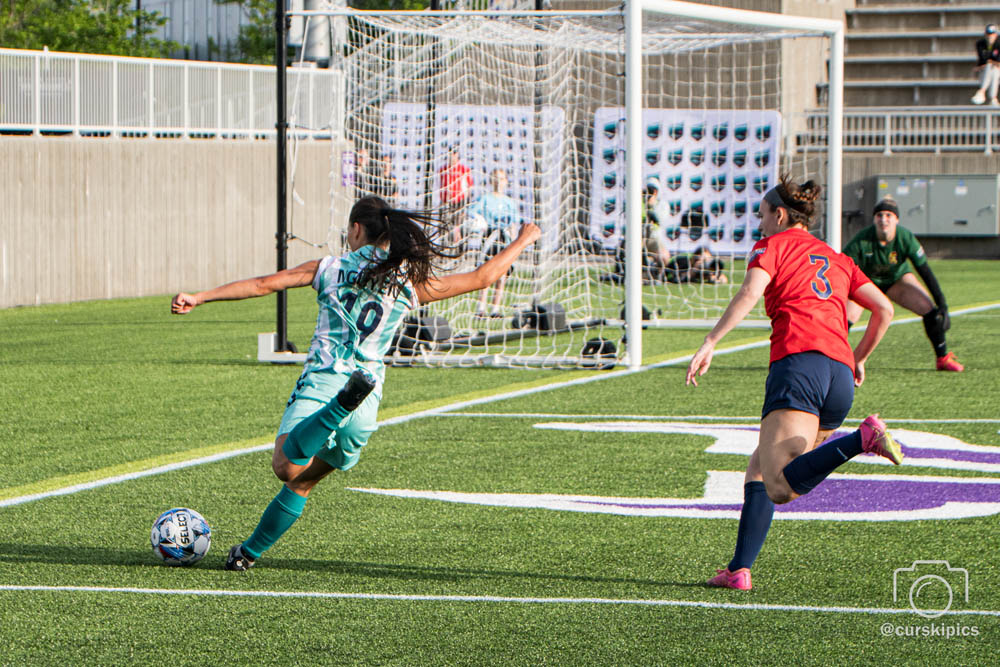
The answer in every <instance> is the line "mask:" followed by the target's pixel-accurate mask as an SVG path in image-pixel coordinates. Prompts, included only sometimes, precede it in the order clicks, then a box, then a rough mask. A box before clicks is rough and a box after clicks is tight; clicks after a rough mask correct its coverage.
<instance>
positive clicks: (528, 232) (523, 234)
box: [517, 222, 542, 243]
mask: <svg viewBox="0 0 1000 667" xmlns="http://www.w3.org/2000/svg"><path fill="white" fill-rule="evenodd" d="M541 236H542V230H541V228H540V227H539V226H538V225H536V224H535V223H533V222H526V223H524V224H523V225H521V231H520V233H518V235H517V238H519V239H522V238H523V239H524V240H525V241H527V242H528V243H534V242H535V241H537V240H538V239H539V238H541Z"/></svg>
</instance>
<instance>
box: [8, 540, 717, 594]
mask: <svg viewBox="0 0 1000 667" xmlns="http://www.w3.org/2000/svg"><path fill="white" fill-rule="evenodd" d="M224 559H225V553H221V554H218V555H217V554H214V553H213V554H210V555H209V556H208V557H207V558H206V559H205V560H204V561H202V562H201V563H200V564H199V565H198V566H197V567H199V568H200V569H209V570H215V569H221V568H222V563H223V562H224ZM0 563H8V564H15V563H51V564H55V565H97V566H104V567H107V566H122V567H149V566H155V565H158V562H157V561H156V558H155V557H154V556H153V555H151V554H150V553H149V552H148V551H146V550H144V549H108V548H98V547H85V546H77V545H74V546H59V545H51V544H24V543H0ZM262 570H282V571H291V572H295V571H298V572H317V573H325V574H337V575H343V576H345V577H348V578H355V579H356V578H359V577H364V578H370V579H391V580H398V581H445V582H462V581H482V580H490V579H496V580H521V581H553V582H558V581H564V582H575V583H592V584H632V585H637V586H657V587H664V586H670V587H678V586H679V587H690V588H703V587H704V584H703V582H692V581H663V580H658V579H640V578H634V577H601V576H595V575H589V574H572V573H553V572H527V571H517V570H493V569H485V568H468V567H447V566H440V567H437V566H426V565H404V564H399V563H373V562H365V561H345V560H320V559H314V558H264V559H261V562H260V564H258V565H257V567H255V568H254V572H259V571H262ZM0 583H18V582H0Z"/></svg>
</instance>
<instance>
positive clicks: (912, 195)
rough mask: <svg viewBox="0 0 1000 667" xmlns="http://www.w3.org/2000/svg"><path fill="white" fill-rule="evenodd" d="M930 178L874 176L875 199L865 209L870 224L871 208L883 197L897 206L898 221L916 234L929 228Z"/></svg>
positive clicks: (922, 234)
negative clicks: (893, 200) (894, 201)
mask: <svg viewBox="0 0 1000 667" xmlns="http://www.w3.org/2000/svg"><path fill="white" fill-rule="evenodd" d="M930 180H932V179H929V178H928V177H926V176H895V175H893V176H876V177H875V201H874V202H872V204H871V206H870V207H869V208H868V210H867V211H866V213H867V222H868V223H869V224H871V210H872V208H874V207H875V204H876V203H878V202H880V201H881V200H882V199H884V198H885V197H892V198H893V199H895V200H896V204H897V205H898V206H899V223H900V224H901V225H903V226H904V227H906V228H907V229H909V230H910V231H911V232H913V233H914V234H916V235H918V236H924V235H926V234H927V233H928V231H929V230H930V218H929V217H928V216H929V212H930V182H929V181H930Z"/></svg>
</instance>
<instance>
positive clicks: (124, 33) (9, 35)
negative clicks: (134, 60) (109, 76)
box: [0, 0, 178, 57]
mask: <svg viewBox="0 0 1000 667" xmlns="http://www.w3.org/2000/svg"><path fill="white" fill-rule="evenodd" d="M133 1H134V0H0V44H2V45H4V46H5V47H8V48H16V49H42V48H45V47H48V48H49V49H50V50H52V51H70V52H76V53H101V54H107V55H117V56H145V57H153V56H166V55H168V54H169V53H170V51H172V50H174V49H176V48H178V45H177V44H176V43H175V42H171V41H167V40H162V39H156V38H154V37H152V34H153V33H154V32H155V31H156V29H157V27H159V26H161V25H163V24H164V23H166V19H165V18H164V17H162V16H160V15H159V14H158V13H157V12H148V11H143V10H137V9H134V8H133V7H132V5H133Z"/></svg>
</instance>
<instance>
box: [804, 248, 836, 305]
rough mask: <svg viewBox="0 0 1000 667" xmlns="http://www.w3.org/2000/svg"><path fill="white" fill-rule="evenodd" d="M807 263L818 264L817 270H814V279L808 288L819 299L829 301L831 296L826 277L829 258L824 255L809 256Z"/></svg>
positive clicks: (828, 280) (831, 290)
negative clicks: (810, 288)
mask: <svg viewBox="0 0 1000 667" xmlns="http://www.w3.org/2000/svg"><path fill="white" fill-rule="evenodd" d="M809 263H810V264H819V268H817V269H816V278H815V279H813V280H812V282H810V283H809V286H810V287H812V290H813V292H816V296H818V297H819V298H821V299H824V300H826V299H829V298H830V295H831V294H833V288H832V287H831V286H830V279H829V278H827V277H826V272H827V270H828V269H829V268H830V258H829V257H827V256H826V255H809Z"/></svg>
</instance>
